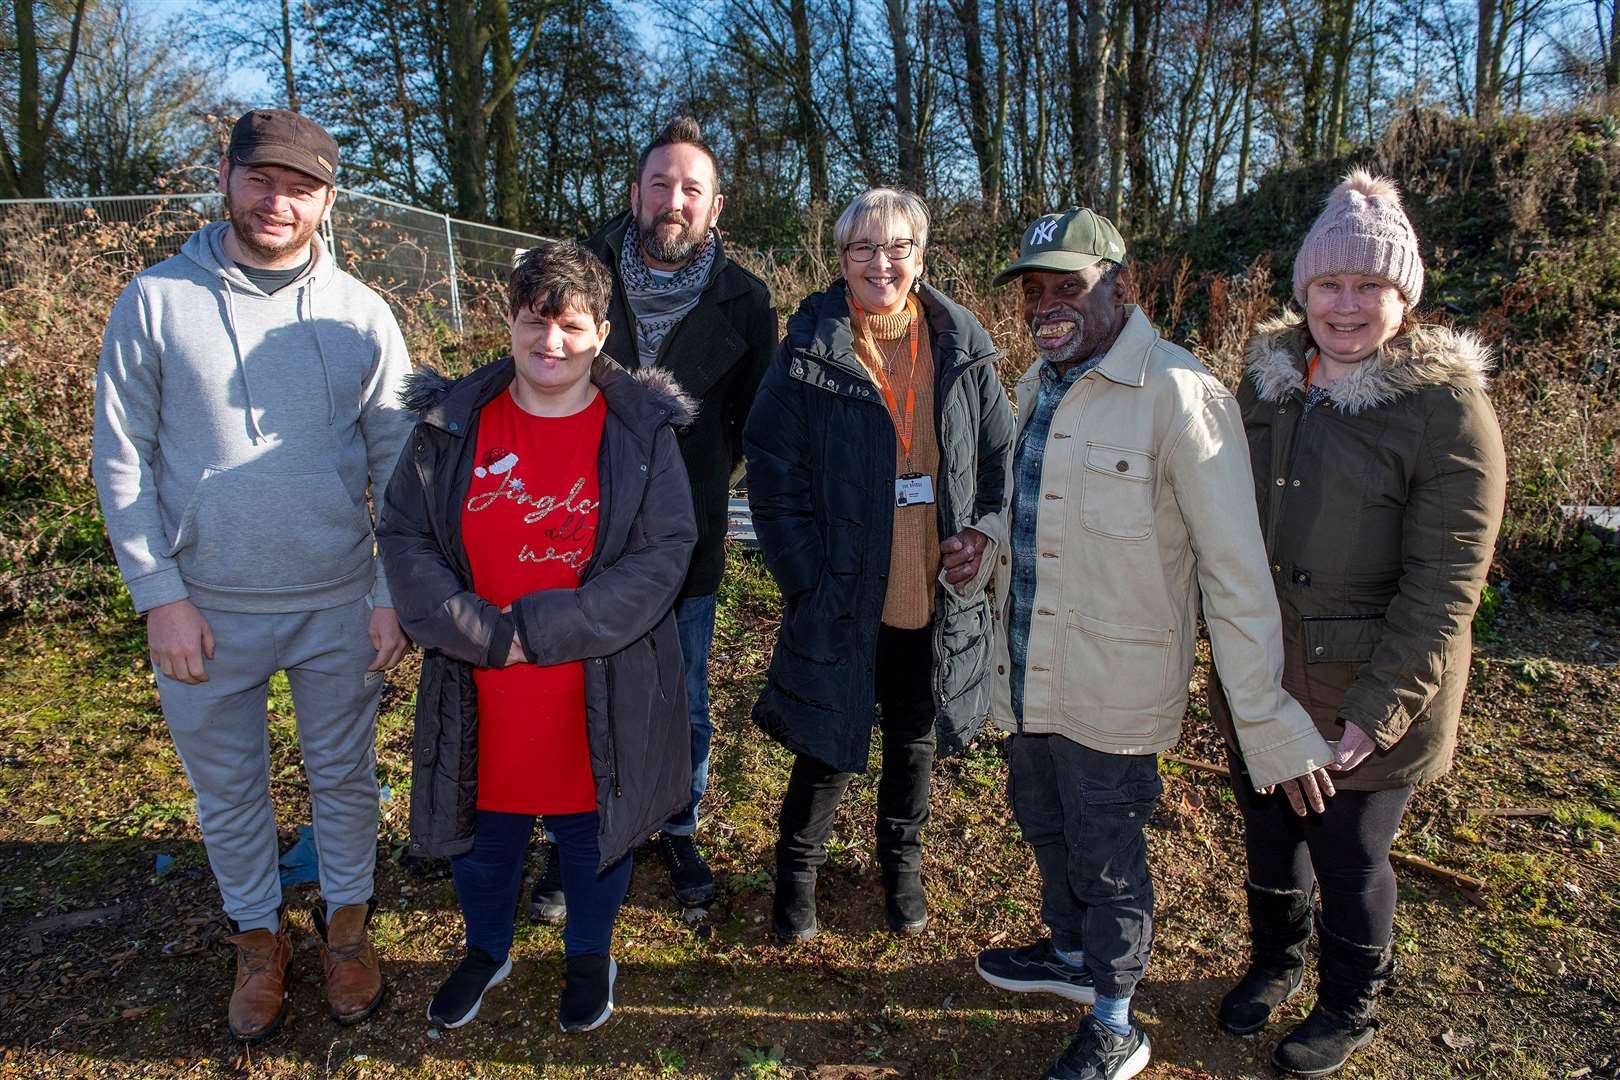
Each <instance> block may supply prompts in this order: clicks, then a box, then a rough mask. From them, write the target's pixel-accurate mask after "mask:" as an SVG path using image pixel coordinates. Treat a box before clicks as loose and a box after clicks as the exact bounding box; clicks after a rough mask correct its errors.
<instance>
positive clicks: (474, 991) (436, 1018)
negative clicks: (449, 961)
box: [427, 948, 512, 1028]
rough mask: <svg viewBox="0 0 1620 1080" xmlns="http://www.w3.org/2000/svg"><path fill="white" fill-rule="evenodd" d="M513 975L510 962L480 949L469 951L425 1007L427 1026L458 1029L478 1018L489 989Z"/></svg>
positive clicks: (510, 960)
mask: <svg viewBox="0 0 1620 1080" xmlns="http://www.w3.org/2000/svg"><path fill="white" fill-rule="evenodd" d="M511 973H512V958H511V957H510V956H508V957H507V958H506V959H504V960H496V959H495V958H494V957H492V956H490V955H489V954H488V953H487V952H485V951H484V950H483V949H478V948H472V949H468V950H467V955H466V956H465V957H464V958H463V959H462V961H461V963H459V964H457V965H456V970H454V971H452V972H451V973H450V977H449V978H448V979H446V980H444V985H443V986H441V987H439V992H438V993H436V994H434V995H433V1000H432V1001H431V1002H429V1003H428V1007H427V1018H428V1022H429V1023H433V1024H437V1025H439V1026H440V1027H447V1028H458V1027H460V1026H461V1025H462V1024H465V1023H467V1021H469V1020H471V1019H472V1018H473V1017H475V1016H477V1015H478V1006H480V1005H482V1004H483V1003H484V995H485V994H486V993H488V992H489V988H490V987H492V986H494V985H495V984H496V983H499V982H500V981H501V980H502V979H505V978H506V977H507V976H508V975H510V974H511Z"/></svg>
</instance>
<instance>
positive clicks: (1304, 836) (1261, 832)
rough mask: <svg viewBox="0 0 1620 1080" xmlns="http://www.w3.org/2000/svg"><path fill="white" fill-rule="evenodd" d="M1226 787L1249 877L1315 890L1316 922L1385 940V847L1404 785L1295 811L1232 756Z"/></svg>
mask: <svg viewBox="0 0 1620 1080" xmlns="http://www.w3.org/2000/svg"><path fill="white" fill-rule="evenodd" d="M1232 790H1233V793H1234V794H1235V795H1236V796H1237V804H1238V809H1240V810H1242V811H1243V839H1244V846H1245V848H1246V850H1247V852H1248V861H1249V880H1250V881H1251V882H1253V883H1254V884H1256V885H1258V886H1260V887H1261V888H1262V889H1270V890H1272V891H1273V892H1301V893H1304V894H1305V895H1306V896H1309V895H1310V891H1311V883H1312V882H1313V881H1314V882H1315V883H1316V884H1317V885H1318V887H1319V888H1320V889H1321V892H1322V923H1323V925H1325V926H1326V927H1327V928H1328V929H1329V930H1331V931H1332V932H1333V933H1335V934H1337V935H1338V936H1339V937H1342V938H1345V939H1346V940H1349V941H1352V942H1355V943H1356V944H1358V945H1379V946H1381V945H1387V944H1389V940H1390V937H1391V935H1392V934H1393V932H1394V927H1395V870H1394V868H1393V867H1391V866H1390V865H1389V847H1390V845H1391V844H1392V843H1394V842H1395V830H1396V829H1398V828H1399V827H1400V824H1401V816H1402V815H1403V814H1404V813H1405V812H1406V801H1407V800H1408V799H1410V798H1411V797H1412V788H1411V786H1410V785H1408V786H1406V787H1399V788H1389V789H1386V790H1384V791H1346V790H1344V789H1343V788H1340V789H1339V793H1338V794H1337V795H1335V796H1333V797H1332V798H1331V799H1328V800H1327V809H1326V810H1325V811H1323V812H1322V813H1320V814H1317V813H1312V814H1310V815H1309V816H1307V817H1300V816H1299V815H1298V814H1296V813H1294V809H1293V807H1292V806H1290V805H1289V804H1288V796H1286V795H1284V794H1283V793H1282V792H1281V791H1277V790H1273V791H1272V793H1271V794H1270V795H1261V794H1260V793H1258V792H1257V791H1255V790H1254V788H1253V786H1251V784H1250V783H1249V776H1248V773H1246V772H1244V771H1243V770H1242V766H1241V765H1240V764H1239V763H1238V762H1237V761H1236V760H1232Z"/></svg>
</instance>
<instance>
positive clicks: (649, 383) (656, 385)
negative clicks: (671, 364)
mask: <svg viewBox="0 0 1620 1080" xmlns="http://www.w3.org/2000/svg"><path fill="white" fill-rule="evenodd" d="M630 377H631V378H632V379H634V380H635V381H636V382H638V383H640V384H641V385H642V386H644V387H646V388H647V391H648V393H650V394H652V396H653V400H654V401H656V402H658V404H660V405H662V406H664V408H666V409H668V410H669V422H670V423H671V424H674V425H675V426H676V427H678V428H684V427H691V426H692V421H694V420H696V419H697V415H698V400H697V398H695V397H693V396H692V395H691V394H688V393H687V392H686V390H685V389H684V388H683V387H682V386H681V384H680V383H679V382H677V381H676V379H675V375H674V373H673V372H671V371H670V370H669V369H668V368H661V367H646V368H637V369H636V370H635V371H632V372H631V373H630Z"/></svg>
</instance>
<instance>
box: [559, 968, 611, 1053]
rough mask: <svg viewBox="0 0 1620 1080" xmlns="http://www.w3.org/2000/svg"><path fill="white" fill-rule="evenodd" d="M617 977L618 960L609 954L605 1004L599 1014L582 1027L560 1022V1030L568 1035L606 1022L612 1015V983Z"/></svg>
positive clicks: (595, 1027)
mask: <svg viewBox="0 0 1620 1080" xmlns="http://www.w3.org/2000/svg"><path fill="white" fill-rule="evenodd" d="M618 978H619V962H618V961H617V960H614V959H613V958H612V957H611V956H610V957H608V999H607V1004H606V1005H604V1006H602V1012H601V1014H600V1015H599V1016H597V1018H596V1019H595V1020H592V1021H591V1022H590V1023H588V1024H586V1025H585V1026H583V1027H563V1025H562V1024H561V1023H560V1022H559V1023H558V1024H557V1026H558V1027H559V1028H562V1030H563V1031H564V1032H566V1033H568V1034H569V1035H578V1034H579V1033H580V1032H583V1031H595V1030H596V1029H597V1028H599V1027H601V1026H602V1025H603V1024H605V1023H607V1022H608V1017H610V1016H612V1015H613V984H614V983H615V982H617V981H618Z"/></svg>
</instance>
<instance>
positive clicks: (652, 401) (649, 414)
mask: <svg viewBox="0 0 1620 1080" xmlns="http://www.w3.org/2000/svg"><path fill="white" fill-rule="evenodd" d="M512 376H513V364H512V358H511V357H509V356H503V357H501V358H500V359H499V360H496V361H495V362H493V363H490V364H486V365H485V366H484V367H481V368H479V369H478V370H476V371H474V372H472V373H470V374H468V375H464V376H462V377H461V378H460V379H452V378H450V377H448V376H446V375H444V374H442V373H441V372H439V371H437V370H436V369H434V368H433V367H431V366H427V365H424V366H422V367H419V368H417V369H416V370H415V371H413V372H411V374H410V375H409V376H407V377H406V380H405V388H404V389H403V390H401V391H400V395H399V403H400V404H401V405H402V406H404V407H405V408H406V409H409V410H410V411H411V412H414V413H415V414H416V415H417V418H418V419H419V420H421V421H422V422H423V423H427V424H432V425H434V426H435V427H442V428H444V429H445V430H446V431H449V432H451V433H452V434H459V433H462V432H465V431H466V430H467V429H468V426H469V425H468V421H469V419H470V417H471V415H472V414H473V413H475V412H477V411H478V410H479V409H481V408H483V407H484V406H485V405H487V404H489V402H490V401H491V400H492V399H493V398H494V397H495V395H496V394H498V393H500V392H501V391H502V390H504V389H506V387H507V385H508V384H510V383H511V381H512ZM591 381H592V382H593V383H595V384H596V386H597V388H598V389H599V390H601V391H602V395H603V396H604V397H606V398H607V403H608V407H609V408H610V409H612V410H613V411H614V412H616V413H619V414H620V415H621V416H623V417H624V418H625V419H626V420H627V421H631V420H632V419H633V418H634V417H635V414H637V413H642V414H644V415H643V416H642V417H641V418H642V419H644V420H647V421H651V422H652V423H653V424H658V423H665V422H667V423H669V424H671V425H673V426H674V427H677V428H684V427H687V426H689V425H690V424H691V423H692V421H694V420H696V419H697V412H698V404H697V401H696V400H695V399H694V398H693V397H692V395H690V394H688V393H687V392H686V391H685V390H683V389H682V388H681V385H680V383H678V382H677V381H676V380H675V376H674V375H672V374H671V373H670V372H669V371H667V370H665V369H664V368H658V367H651V368H640V369H638V370H636V371H626V370H625V369H624V368H622V367H620V366H619V365H618V364H616V363H615V362H614V361H613V360H611V359H609V358H608V357H606V356H599V357H597V359H596V362H595V363H594V364H592V365H591Z"/></svg>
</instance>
